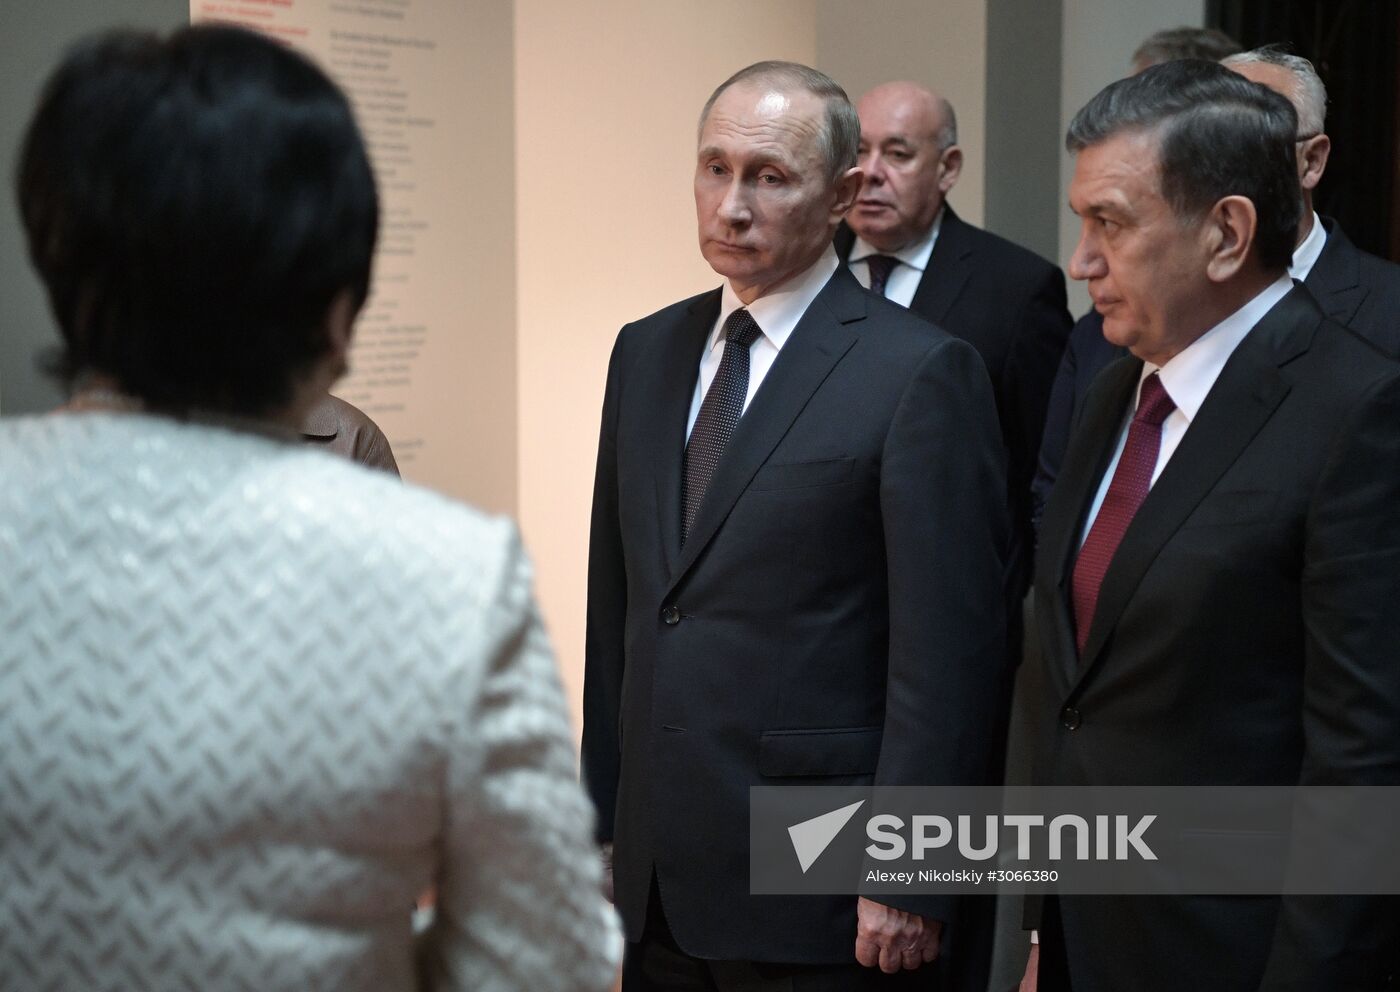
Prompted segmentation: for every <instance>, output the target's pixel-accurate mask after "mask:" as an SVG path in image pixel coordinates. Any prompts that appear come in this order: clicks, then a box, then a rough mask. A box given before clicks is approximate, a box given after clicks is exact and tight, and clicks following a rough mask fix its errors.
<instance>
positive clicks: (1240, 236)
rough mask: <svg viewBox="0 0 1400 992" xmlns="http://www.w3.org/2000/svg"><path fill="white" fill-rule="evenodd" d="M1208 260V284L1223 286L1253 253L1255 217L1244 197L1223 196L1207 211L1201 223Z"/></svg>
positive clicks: (1255, 230)
mask: <svg viewBox="0 0 1400 992" xmlns="http://www.w3.org/2000/svg"><path fill="white" fill-rule="evenodd" d="M1204 223H1205V234H1206V238H1207V242H1206V243H1207V246H1208V248H1209V251H1210V258H1209V260H1208V261H1207V263H1206V275H1207V276H1209V277H1210V280H1211V281H1212V282H1217V283H1219V282H1226V281H1228V280H1230V279H1232V278H1234V276H1235V275H1236V274H1237V273H1238V272H1239V271H1240V269H1242V268H1244V266H1245V265H1246V263H1248V262H1249V260H1250V257H1251V255H1252V253H1253V250H1254V236H1255V234H1256V232H1257V231H1258V228H1259V216H1258V214H1257V213H1256V212H1255V210H1254V202H1253V201H1252V200H1250V199H1249V197H1247V196H1227V197H1225V198H1223V199H1222V200H1220V201H1219V202H1218V203H1216V205H1215V206H1214V207H1212V208H1211V210H1210V214H1209V215H1208V216H1207V218H1206V220H1205V222H1204Z"/></svg>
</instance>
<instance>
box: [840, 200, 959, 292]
mask: <svg viewBox="0 0 1400 992" xmlns="http://www.w3.org/2000/svg"><path fill="white" fill-rule="evenodd" d="M942 226H943V208H942V207H939V208H938V216H937V217H935V218H934V219H933V226H932V227H930V228H929V229H928V233H927V234H925V235H924V236H923V237H922V238H920V239H919V240H918V241H915V242H912V243H911V244H907V245H905V246H904V247H903V248H901V249H900V250H899V251H894V252H884V251H881V250H880V249H878V248H876V247H875V246H874V245H872V244H871V243H870V242H869V241H866V240H865V239H864V238H856V243H855V244H854V245H852V246H851V257H850V264H851V272H853V273H854V274H855V277H856V278H857V279H859V280H860V284H861V285H862V286H864V287H865V288H866V289H869V288H870V266H869V265H868V264H866V261H865V260H866V259H867V258H869V257H870V256H871V255H889V256H890V257H891V258H897V259H899V264H898V265H896V266H895V267H894V268H893V269H891V270H890V277H889V279H888V280H886V281H885V299H887V300H893V301H894V302H895V303H898V304H899V305H900V306H902V307H907V306H909V304H911V303H913V302H914V293H915V292H917V291H918V288H919V280H921V279H922V278H923V277H924V269H926V268H928V260H929V258H930V256H932V255H933V246H934V244H935V243H937V241H938V229H939V228H940V227H942Z"/></svg>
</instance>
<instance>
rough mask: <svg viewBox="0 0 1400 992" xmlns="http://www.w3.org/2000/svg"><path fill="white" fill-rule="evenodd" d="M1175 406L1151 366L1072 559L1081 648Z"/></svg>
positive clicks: (1076, 634)
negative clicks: (1117, 455)
mask: <svg viewBox="0 0 1400 992" xmlns="http://www.w3.org/2000/svg"><path fill="white" fill-rule="evenodd" d="M1175 409H1176V403H1175V402H1173V401H1172V398H1171V397H1170V396H1168V395H1167V391H1166V389H1165V388H1164V387H1163V386H1162V380H1161V379H1160V378H1158V376H1157V373H1156V372H1153V373H1152V374H1151V375H1149V376H1148V377H1147V378H1146V379H1144V380H1142V390H1141V392H1140V394H1139V396H1138V405H1137V412H1136V413H1134V414H1133V422H1132V424H1131V425H1130V426H1129V427H1128V441H1127V443H1126V444H1124V445H1123V455H1122V457H1120V458H1119V459H1118V467H1117V468H1116V469H1115V470H1114V472H1113V481H1112V482H1110V483H1109V484H1108V494H1107V495H1106V496H1104V500H1103V505H1102V506H1100V507H1099V515H1098V516H1097V517H1095V518H1094V525H1093V526H1092V527H1090V528H1089V536H1088V537H1087V538H1085V540H1084V546H1083V547H1082V548H1080V549H1079V557H1078V559H1076V561H1075V563H1074V578H1073V582H1072V591H1073V596H1074V641H1075V644H1076V645H1077V646H1078V648H1079V650H1080V652H1081V653H1082V652H1083V651H1084V644H1085V642H1086V641H1088V640H1089V626H1090V624H1092V623H1093V622H1094V610H1095V609H1096V608H1097V606H1098V602H1099V586H1100V585H1102V583H1103V577H1104V573H1106V572H1107V571H1108V566H1109V563H1110V562H1112V561H1113V554H1114V552H1115V551H1117V550H1118V542H1119V541H1121V540H1123V532H1124V531H1126V530H1127V529H1128V524H1130V523H1132V521H1133V515H1134V514H1135V513H1137V510H1138V507H1139V506H1141V505H1142V501H1143V500H1144V499H1146V498H1147V491H1148V490H1149V489H1151V488H1152V472H1153V470H1154V469H1155V468H1156V467H1157V454H1158V452H1159V451H1160V450H1161V447H1162V421H1164V420H1166V419H1167V417H1168V416H1169V415H1170V414H1171V412H1172V411H1173V410H1175Z"/></svg>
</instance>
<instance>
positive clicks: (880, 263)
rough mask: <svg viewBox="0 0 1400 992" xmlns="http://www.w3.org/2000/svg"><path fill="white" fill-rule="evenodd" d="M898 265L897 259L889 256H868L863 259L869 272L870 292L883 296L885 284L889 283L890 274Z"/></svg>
mask: <svg viewBox="0 0 1400 992" xmlns="http://www.w3.org/2000/svg"><path fill="white" fill-rule="evenodd" d="M898 264H899V259H897V258H892V257H891V256H889V255H869V256H867V257H866V259H865V265H866V268H868V269H869V270H870V292H872V293H874V294H876V295H877V296H884V295H885V283H887V282H889V281H890V273H891V272H893V271H894V267H895V266H896V265H898Z"/></svg>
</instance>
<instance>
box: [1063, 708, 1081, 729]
mask: <svg viewBox="0 0 1400 992" xmlns="http://www.w3.org/2000/svg"><path fill="white" fill-rule="evenodd" d="M1060 722H1061V723H1062V724H1064V725H1065V729H1067V730H1078V729H1079V724H1080V723H1081V722H1082V721H1081V720H1080V718H1079V711H1078V710H1077V709H1075V708H1074V707H1073V706H1066V707H1065V708H1064V709H1062V710H1060Z"/></svg>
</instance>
